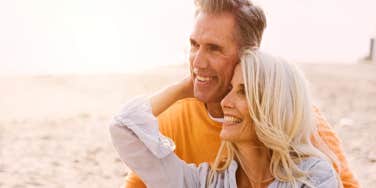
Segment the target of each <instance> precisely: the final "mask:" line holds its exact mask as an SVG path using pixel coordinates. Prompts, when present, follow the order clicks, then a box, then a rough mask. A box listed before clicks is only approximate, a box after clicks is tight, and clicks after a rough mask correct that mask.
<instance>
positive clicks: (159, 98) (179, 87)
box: [150, 77, 193, 116]
mask: <svg viewBox="0 0 376 188" xmlns="http://www.w3.org/2000/svg"><path fill="white" fill-rule="evenodd" d="M188 97H193V83H192V79H191V78H190V77H187V78H185V79H184V80H182V81H180V82H178V83H175V84H173V85H171V86H168V87H167V88H165V89H162V90H160V91H159V92H157V93H156V94H154V95H153V96H152V97H151V98H150V102H151V106H152V112H153V115H154V116H158V115H159V114H160V113H162V112H163V111H164V110H166V109H167V108H168V107H169V106H171V105H172V104H173V103H175V102H176V101H178V100H180V99H183V98H188Z"/></svg>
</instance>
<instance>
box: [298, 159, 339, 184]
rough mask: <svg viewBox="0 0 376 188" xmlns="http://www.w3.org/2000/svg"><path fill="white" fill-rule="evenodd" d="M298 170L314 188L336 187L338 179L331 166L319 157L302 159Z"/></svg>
mask: <svg viewBox="0 0 376 188" xmlns="http://www.w3.org/2000/svg"><path fill="white" fill-rule="evenodd" d="M299 168H300V169H301V170H303V171H305V172H306V173H307V174H308V180H309V182H311V183H312V184H313V185H315V186H316V187H337V186H336V185H338V183H339V182H338V178H337V175H336V171H335V170H334V168H333V166H332V164H331V163H330V162H328V161H327V160H325V159H322V158H319V157H309V158H306V159H303V160H302V162H301V163H300V164H299Z"/></svg>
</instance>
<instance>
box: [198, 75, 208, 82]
mask: <svg viewBox="0 0 376 188" xmlns="http://www.w3.org/2000/svg"><path fill="white" fill-rule="evenodd" d="M196 78H197V80H199V81H202V82H205V81H209V80H211V79H210V77H202V76H196Z"/></svg>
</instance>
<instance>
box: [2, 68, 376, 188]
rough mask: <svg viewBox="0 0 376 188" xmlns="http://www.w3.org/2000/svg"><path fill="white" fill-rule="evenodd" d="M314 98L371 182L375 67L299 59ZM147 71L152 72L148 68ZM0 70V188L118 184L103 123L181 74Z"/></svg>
mask: <svg viewBox="0 0 376 188" xmlns="http://www.w3.org/2000/svg"><path fill="white" fill-rule="evenodd" d="M300 66H301V67H302V68H303V70H304V72H305V73H306V75H307V78H308V80H309V81H311V86H312V93H313V96H314V98H315V103H316V104H317V105H318V106H319V108H320V109H321V111H322V113H323V114H324V115H325V116H326V117H327V119H328V121H329V122H330V123H331V125H332V126H333V127H334V128H335V130H336V131H337V132H338V134H339V136H340V137H341V139H342V140H343V147H344V150H345V152H346V154H347V158H348V161H349V163H350V166H351V168H352V169H353V171H354V173H355V174H356V176H357V177H358V179H359V181H360V183H361V185H362V187H372V186H373V185H375V184H376V150H375V149H374V148H375V146H376V136H375V134H376V65H367V64H352V65H345V64H331V65H322V64H321V65H320V64H302V65H300ZM152 71H153V72H154V73H152ZM152 71H148V72H144V73H139V74H108V75H44V76H0V114H1V115H0V188H3V187H4V188H8V187H9V188H23V187H46V188H47V187H48V188H51V187H56V188H60V187H61V188H62V187H69V188H72V187H73V188H75V187H91V188H97V187H98V188H103V187H119V186H121V185H122V184H123V182H124V176H125V175H126V173H127V170H128V169H127V167H126V166H125V165H123V164H122V163H121V161H120V160H119V158H118V156H117V154H116V152H115V150H114V149H113V147H112V144H111V141H110V138H109V134H108V128H107V124H108V122H109V121H110V119H111V116H112V114H114V113H116V112H118V111H119V109H120V108H121V105H122V104H124V103H125V102H126V101H127V100H128V99H129V98H130V97H133V96H136V95H139V94H149V93H151V92H153V91H155V90H157V89H158V88H161V87H163V86H165V85H166V84H168V83H171V82H174V81H176V80H179V79H180V78H181V77H182V75H186V74H187V71H186V67H184V66H174V67H161V68H158V69H155V70H152Z"/></svg>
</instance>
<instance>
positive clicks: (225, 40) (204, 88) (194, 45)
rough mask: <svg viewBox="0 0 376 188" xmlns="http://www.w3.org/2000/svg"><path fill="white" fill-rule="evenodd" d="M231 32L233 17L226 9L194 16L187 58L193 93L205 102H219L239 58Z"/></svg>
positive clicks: (225, 92) (236, 44)
mask: <svg viewBox="0 0 376 188" xmlns="http://www.w3.org/2000/svg"><path fill="white" fill-rule="evenodd" d="M234 33H235V20H234V17H233V15H231V14H230V13H221V14H206V13H200V14H199V15H198V16H197V17H196V24H195V26H194V29H193V32H192V34H191V36H190V42H191V50H190V55H189V62H190V69H191V73H192V78H193V85H194V95H195V97H196V98H198V99H199V100H201V101H203V102H205V103H214V102H218V103H219V102H220V101H221V100H222V98H223V97H224V96H225V95H226V94H227V93H228V91H229V90H228V89H229V84H230V82H231V79H232V75H233V71H234V68H235V65H236V64H237V63H238V61H239V56H238V43H237V42H236V40H235V37H234Z"/></svg>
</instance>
